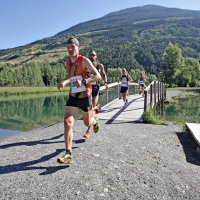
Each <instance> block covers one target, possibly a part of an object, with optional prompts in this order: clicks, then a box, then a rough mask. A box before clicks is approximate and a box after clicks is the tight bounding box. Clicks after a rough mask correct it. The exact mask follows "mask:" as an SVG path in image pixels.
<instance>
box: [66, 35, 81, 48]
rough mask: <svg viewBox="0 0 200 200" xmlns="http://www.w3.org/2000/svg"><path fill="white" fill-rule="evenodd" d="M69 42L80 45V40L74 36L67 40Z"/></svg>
mask: <svg viewBox="0 0 200 200" xmlns="http://www.w3.org/2000/svg"><path fill="white" fill-rule="evenodd" d="M67 44H75V45H76V46H79V41H78V40H77V39H76V38H75V37H73V36H72V37H70V38H69V39H68V40H67Z"/></svg>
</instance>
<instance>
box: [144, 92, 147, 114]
mask: <svg viewBox="0 0 200 200" xmlns="http://www.w3.org/2000/svg"><path fill="white" fill-rule="evenodd" d="M146 110H147V91H144V112H146Z"/></svg>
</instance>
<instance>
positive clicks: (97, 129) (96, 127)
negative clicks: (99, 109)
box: [93, 117, 99, 133]
mask: <svg viewBox="0 0 200 200" xmlns="http://www.w3.org/2000/svg"><path fill="white" fill-rule="evenodd" d="M94 119H95V120H96V121H97V123H96V124H94V125H93V131H94V133H97V132H98V131H99V119H98V118H97V117H95V118H94Z"/></svg>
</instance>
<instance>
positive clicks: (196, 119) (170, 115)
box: [163, 96, 200, 124]
mask: <svg viewBox="0 0 200 200" xmlns="http://www.w3.org/2000/svg"><path fill="white" fill-rule="evenodd" d="M176 100H177V101H178V102H177V103H176V104H171V105H165V110H164V116H163V117H164V119H165V120H166V121H171V122H181V123H183V124H185V123H186V122H190V123H200V96H189V97H184V98H183V97H182V98H176Z"/></svg>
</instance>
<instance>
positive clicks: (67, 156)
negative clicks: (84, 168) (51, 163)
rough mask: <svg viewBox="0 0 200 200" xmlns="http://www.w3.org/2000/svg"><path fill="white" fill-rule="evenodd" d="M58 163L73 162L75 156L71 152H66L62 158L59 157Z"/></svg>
mask: <svg viewBox="0 0 200 200" xmlns="http://www.w3.org/2000/svg"><path fill="white" fill-rule="evenodd" d="M57 163H61V164H73V163H74V161H73V157H72V155H70V154H69V153H67V152H65V153H64V155H63V156H62V157H61V158H58V159H57Z"/></svg>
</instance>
